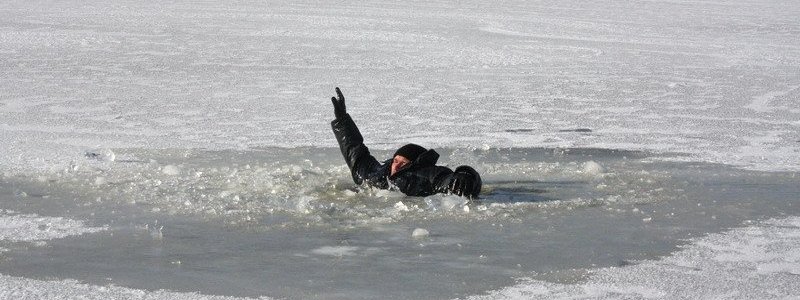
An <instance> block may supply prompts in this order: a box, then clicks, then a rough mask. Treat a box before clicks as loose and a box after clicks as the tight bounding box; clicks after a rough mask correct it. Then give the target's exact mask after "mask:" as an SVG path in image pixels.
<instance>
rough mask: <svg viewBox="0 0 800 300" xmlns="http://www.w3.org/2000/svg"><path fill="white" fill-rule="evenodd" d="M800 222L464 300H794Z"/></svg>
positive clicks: (799, 276)
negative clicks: (574, 278)
mask: <svg viewBox="0 0 800 300" xmlns="http://www.w3.org/2000/svg"><path fill="white" fill-rule="evenodd" d="M798 244H800V217H789V218H785V219H772V220H769V221H764V222H761V223H759V224H757V225H753V226H748V227H744V228H737V229H733V230H730V231H727V232H724V233H719V234H712V235H709V236H707V237H705V238H701V239H697V240H694V241H693V242H692V243H691V244H688V245H686V246H684V247H683V250H680V251H678V252H676V253H674V255H672V256H669V257H665V258H663V259H661V260H657V261H647V262H643V263H641V264H638V265H634V266H628V267H618V268H605V269H600V270H597V271H595V272H593V273H592V274H591V275H590V276H589V277H588V279H587V280H586V281H585V282H583V283H579V284H559V283H551V282H544V281H538V280H532V279H524V280H522V281H521V282H520V283H519V284H517V285H515V286H511V287H507V288H504V289H501V290H497V291H493V292H490V293H489V294H488V295H481V296H474V297H470V298H469V299H553V298H556V299H565V298H569V299H576V298H577V299H586V298H589V299H621V298H625V299H645V298H646V299H654V298H655V299H720V298H735V299H797V298H798V297H800V252H798V251H797V245H798Z"/></svg>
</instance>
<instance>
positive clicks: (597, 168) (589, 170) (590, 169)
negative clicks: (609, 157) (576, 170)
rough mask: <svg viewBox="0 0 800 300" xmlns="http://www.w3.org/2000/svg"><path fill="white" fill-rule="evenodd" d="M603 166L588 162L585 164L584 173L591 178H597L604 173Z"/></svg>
mask: <svg viewBox="0 0 800 300" xmlns="http://www.w3.org/2000/svg"><path fill="white" fill-rule="evenodd" d="M603 171H604V170H603V166H601V165H600V164H598V163H596V162H594V161H591V160H590V161H587V162H585V163H583V173H584V174H586V175H590V176H597V175H600V174H602V173H603Z"/></svg>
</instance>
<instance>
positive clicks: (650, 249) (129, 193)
mask: <svg viewBox="0 0 800 300" xmlns="http://www.w3.org/2000/svg"><path fill="white" fill-rule="evenodd" d="M440 151H441V153H442V160H441V162H442V163H443V164H446V165H453V164H460V163H462V162H464V163H470V164H471V165H474V166H476V168H478V169H480V170H482V171H483V174H482V175H483V177H484V181H485V188H484V197H483V198H482V199H481V200H480V202H478V203H467V202H466V201H465V200H463V199H462V198H459V197H453V196H441V195H437V196H432V197H427V198H415V197H405V196H402V195H400V194H397V193H394V192H385V191H375V190H363V189H357V188H355V187H354V185H353V184H352V183H351V182H349V181H348V180H349V174H348V173H347V170H346V169H345V167H344V166H343V164H342V163H341V162H340V161H339V160H340V158H339V156H340V154H339V153H338V149H331V148H327V149H325V148H292V149H285V148H269V149H261V150H257V151H216V152H212V151H200V150H162V151H149V150H136V149H116V150H114V151H112V152H114V153H115V156H116V159H115V160H114V161H100V160H97V158H96V157H95V156H93V155H88V156H87V157H86V158H85V159H84V160H83V161H77V162H75V163H74V164H73V166H72V167H70V168H68V169H66V170H61V171H58V172H55V173H51V174H48V175H41V177H38V178H26V177H20V176H10V177H7V178H6V181H5V183H4V184H3V192H4V195H5V196H4V199H7V200H6V201H5V202H4V205H5V206H9V207H12V208H13V209H15V210H18V211H30V212H36V213H39V214H44V215H47V214H57V215H64V214H66V215H68V216H69V217H72V218H77V219H87V220H90V222H94V223H97V224H108V226H109V227H110V229H111V230H110V231H109V232H108V233H99V234H93V235H88V236H80V237H75V238H67V239H62V240H52V241H49V242H48V244H47V246H46V247H22V248H16V249H12V251H11V252H9V253H8V254H6V255H7V257H8V259H7V260H6V261H4V262H3V263H2V264H0V271H2V272H3V273H4V274H9V275H15V276H24V277H30V278H70V279H78V280H82V281H86V282H89V283H92V284H96V285H104V284H109V283H113V284H116V285H122V286H125V287H132V288H139V289H147V290H157V289H169V290H173V291H181V292H200V293H204V294H212V295H229V296H248V297H253V296H268V297H275V298H282V297H288V298H319V299H356V298H364V299H370V298H376V297H381V298H382V297H388V298H402V299H430V298H437V299H443V298H452V297H464V296H469V295H475V294H479V293H483V292H487V291H489V290H496V289H501V288H503V287H505V286H509V285H512V284H514V283H515V280H516V279H519V278H531V279H533V280H537V282H545V283H546V282H550V283H553V284H567V285H570V284H581V283H582V282H584V281H585V280H586V278H587V277H588V276H589V274H590V273H591V272H592V270H595V269H598V268H604V267H612V266H629V265H633V264H637V263H638V262H640V261H643V260H650V259H657V258H660V257H663V256H665V255H669V254H670V253H671V252H673V251H675V250H677V246H678V245H681V244H683V243H685V241H686V240H687V239H689V238H693V237H699V236H703V235H705V234H708V233H714V232H719V231H721V230H723V229H726V228H730V227H736V226H741V225H746V224H748V222H753V220H759V219H765V218H770V217H780V216H787V215H789V216H790V215H796V214H797V213H798V208H797V207H796V205H795V203H794V202H795V201H796V195H797V194H798V193H800V184H798V183H800V178H797V177H796V174H795V173H774V172H773V173H764V172H757V171H744V170H738V169H734V168H730V167H727V166H723V165H714V164H704V163H681V162H669V161H665V159H666V160H670V158H668V157H666V158H665V157H663V156H651V155H648V154H646V153H640V152H629V151H618V150H602V149H597V150H593V149H525V148H521V149H487V150H481V149H455V150H450V149H441V150H440ZM376 155H378V156H381V155H388V153H385V152H382V151H377V152H376ZM100 177H102V179H100V180H99V179H98V178H100ZM419 230H425V231H427V232H428V234H421V233H420V232H419ZM415 233H416V234H415ZM512 291H513V290H512Z"/></svg>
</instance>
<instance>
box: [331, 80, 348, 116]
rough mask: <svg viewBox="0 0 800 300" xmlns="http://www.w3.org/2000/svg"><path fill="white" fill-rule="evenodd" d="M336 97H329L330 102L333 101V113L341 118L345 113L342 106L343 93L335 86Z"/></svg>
mask: <svg viewBox="0 0 800 300" xmlns="http://www.w3.org/2000/svg"><path fill="white" fill-rule="evenodd" d="M336 96H338V97H339V98H338V99H337V98H336V97H331V102H333V114H334V115H335V116H336V119H341V118H343V117H344V116H345V115H346V114H347V110H346V109H345V107H344V95H342V91H341V90H339V88H338V87H337V88H336Z"/></svg>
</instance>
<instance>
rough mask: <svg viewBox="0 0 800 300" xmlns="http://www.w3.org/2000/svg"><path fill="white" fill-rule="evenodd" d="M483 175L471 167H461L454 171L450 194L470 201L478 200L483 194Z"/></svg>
mask: <svg viewBox="0 0 800 300" xmlns="http://www.w3.org/2000/svg"><path fill="white" fill-rule="evenodd" d="M482 186H483V182H482V181H481V175H480V174H478V171H475V169H473V168H472V167H470V166H460V167H458V168H456V170H455V171H453V177H452V180H451V181H450V186H449V190H450V193H452V194H456V195H459V196H462V197H468V198H470V199H473V198H478V194H480V193H481V187H482Z"/></svg>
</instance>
